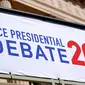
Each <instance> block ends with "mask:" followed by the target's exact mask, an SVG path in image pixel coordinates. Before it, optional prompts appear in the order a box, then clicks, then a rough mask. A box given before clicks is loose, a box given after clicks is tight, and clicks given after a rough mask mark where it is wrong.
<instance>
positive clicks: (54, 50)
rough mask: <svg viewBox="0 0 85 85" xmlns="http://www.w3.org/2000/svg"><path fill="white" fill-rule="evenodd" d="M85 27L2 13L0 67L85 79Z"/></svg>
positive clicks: (30, 74) (6, 70) (42, 74)
mask: <svg viewBox="0 0 85 85" xmlns="http://www.w3.org/2000/svg"><path fill="white" fill-rule="evenodd" d="M84 36H85V31H82V30H79V29H75V28H73V27H68V26H63V25H59V24H53V23H49V22H44V21H41V20H37V19H32V18H27V17H20V16H14V15H9V14H4V13H0V71H3V72H11V73H12V74H15V73H16V74H18V75H28V76H36V77H45V78H52V79H58V78H60V79H65V80H74V81H81V82H85V73H84V72H85V39H84Z"/></svg>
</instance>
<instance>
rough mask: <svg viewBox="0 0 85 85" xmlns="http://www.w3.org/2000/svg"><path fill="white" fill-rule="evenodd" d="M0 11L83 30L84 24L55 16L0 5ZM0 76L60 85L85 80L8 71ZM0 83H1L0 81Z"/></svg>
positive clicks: (80, 83) (81, 84)
mask: <svg viewBox="0 0 85 85" xmlns="http://www.w3.org/2000/svg"><path fill="white" fill-rule="evenodd" d="M0 12H2V13H7V14H12V15H17V16H25V17H31V18H35V19H39V20H43V21H45V22H51V23H55V24H60V25H65V26H70V27H74V28H75V29H76V28H77V29H80V30H84V31H85V25H83V24H79V23H72V22H68V21H64V20H60V19H55V18H51V17H47V16H42V15H38V14H32V13H28V12H23V11H19V10H14V9H8V8H4V7H0ZM0 78H4V79H18V80H29V81H36V82H47V83H48V82H49V83H52V85H55V84H59V83H61V84H62V85H65V84H68V85H69V84H71V85H85V82H76V81H65V80H60V79H57V80H54V79H49V78H39V77H33V76H26V75H23V76H18V75H14V74H10V73H9V74H7V73H3V74H2V73H1V74H0ZM0 85H3V83H0Z"/></svg>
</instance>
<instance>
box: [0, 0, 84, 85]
mask: <svg viewBox="0 0 85 85" xmlns="http://www.w3.org/2000/svg"><path fill="white" fill-rule="evenodd" d="M0 6H2V7H5V8H9V9H16V10H21V11H25V12H31V13H35V14H39V15H43V16H48V17H52V18H57V19H60V20H65V21H68V22H74V23H80V24H85V0H0ZM10 76H11V75H4V76H3V75H2V74H0V77H1V79H0V82H1V83H0V84H1V85H2V84H3V85H4V84H14V85H16V84H20V85H22V84H23V85H24V84H26V85H84V84H85V83H81V82H72V81H63V80H49V79H39V78H32V77H23V78H20V77H17V76H13V79H12V78H11V77H10Z"/></svg>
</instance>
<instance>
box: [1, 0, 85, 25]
mask: <svg viewBox="0 0 85 85" xmlns="http://www.w3.org/2000/svg"><path fill="white" fill-rule="evenodd" d="M0 5H1V6H5V7H9V8H13V9H17V10H22V11H26V12H31V13H36V14H40V15H44V16H49V17H54V18H58V19H62V20H67V21H72V22H75V23H81V24H84V23H85V19H84V17H85V1H84V0H1V1H0Z"/></svg>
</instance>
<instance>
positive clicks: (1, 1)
mask: <svg viewBox="0 0 85 85" xmlns="http://www.w3.org/2000/svg"><path fill="white" fill-rule="evenodd" d="M0 6H2V7H7V8H12V6H11V3H10V1H9V0H0Z"/></svg>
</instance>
